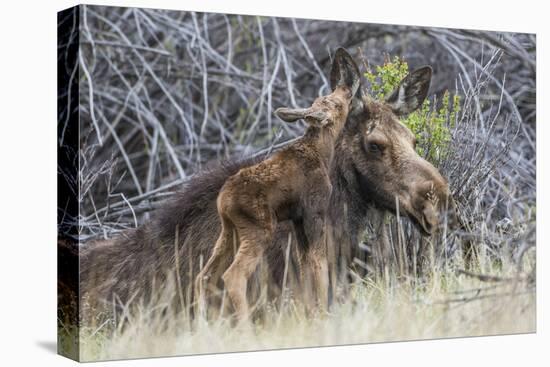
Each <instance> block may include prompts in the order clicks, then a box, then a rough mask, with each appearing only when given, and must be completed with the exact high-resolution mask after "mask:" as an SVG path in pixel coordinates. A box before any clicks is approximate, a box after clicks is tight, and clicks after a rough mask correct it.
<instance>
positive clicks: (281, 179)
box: [195, 86, 355, 320]
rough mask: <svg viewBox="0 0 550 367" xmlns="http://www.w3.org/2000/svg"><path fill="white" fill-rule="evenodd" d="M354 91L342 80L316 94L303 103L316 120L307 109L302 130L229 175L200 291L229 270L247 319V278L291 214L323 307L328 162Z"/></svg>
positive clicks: (228, 282)
mask: <svg viewBox="0 0 550 367" xmlns="http://www.w3.org/2000/svg"><path fill="white" fill-rule="evenodd" d="M354 93H355V91H353V92H352V91H351V90H350V88H348V87H345V86H344V87H341V86H339V87H337V88H336V89H335V91H334V92H333V93H331V94H330V95H328V96H324V97H320V98H318V99H317V100H315V102H314V103H313V106H312V107H311V108H310V109H308V110H301V111H302V112H303V113H304V111H309V112H308V113H310V114H317V115H318V116H317V119H314V118H311V117H309V116H303V117H305V120H306V122H308V123H309V124H310V126H309V127H308V128H307V131H306V133H305V134H304V136H303V137H301V138H300V139H298V140H297V141H296V142H294V143H293V144H292V145H289V146H287V147H285V148H284V149H283V150H281V151H279V152H277V153H275V154H274V155H273V156H272V157H270V158H268V159H266V160H265V161H263V162H260V163H258V164H256V165H254V166H251V167H246V168H243V169H241V170H240V171H239V172H238V173H237V174H235V175H233V176H231V177H229V178H228V179H227V181H226V182H225V184H224V185H223V187H222V189H221V191H220V194H219V195H218V199H217V208H218V214H219V216H220V222H221V224H222V230H221V233H220V236H219V237H218V240H217V241H216V245H215V246H214V250H213V252H212V255H211V257H210V259H209V260H208V262H207V263H206V265H205V267H204V269H203V270H202V271H201V272H200V273H199V275H198V276H197V280H196V285H195V289H196V291H197V293H199V294H200V293H202V288H203V286H206V289H209V288H212V287H215V286H216V284H217V283H218V279H219V277H220V276H221V274H222V273H223V272H224V273H223V277H222V278H223V281H224V285H225V289H226V290H227V293H228V295H229V298H230V299H231V301H232V303H233V306H234V308H235V311H236V313H237V315H238V317H239V319H241V320H243V319H245V318H246V317H247V316H248V304H247V298H246V289H247V282H248V278H249V277H250V276H251V275H252V274H253V272H254V271H255V269H256V266H257V265H258V264H259V262H260V260H261V258H262V256H263V253H264V252H265V250H266V249H267V248H268V247H269V246H270V245H271V243H272V242H273V234H274V232H275V229H276V228H277V223H279V222H283V221H287V220H291V221H293V224H294V226H295V231H296V232H300V233H303V234H304V235H303V236H300V237H299V239H300V238H303V241H302V243H299V260H300V265H301V266H300V269H301V270H302V272H304V274H301V277H300V278H301V279H302V280H304V278H305V272H310V273H311V275H312V280H313V282H314V285H313V289H314V291H315V292H316V295H317V298H318V300H317V301H318V303H319V305H320V306H321V307H322V306H323V305H326V303H327V299H326V294H327V290H328V273H327V271H328V269H327V259H326V251H325V245H326V242H325V241H323V240H324V237H325V219H326V213H327V207H328V202H327V200H326V198H328V197H330V194H331V191H332V186H331V183H330V178H329V167H330V166H331V164H332V157H333V155H334V144H335V142H336V138H337V136H338V134H340V131H341V130H342V128H343V126H344V123H345V121H346V119H347V116H348V110H349V105H350V102H351V100H352V97H353V94H354ZM278 111H279V114H281V113H283V112H284V111H283V110H282V109H280V110H278ZM295 111H298V110H294V111H293V113H294V114H295V113H296V112H295ZM287 113H288V111H287ZM295 117H299V116H295ZM294 120H295V119H294ZM319 123H321V124H322V126H319ZM234 237H235V239H236V241H234V240H233V239H234ZM234 242H236V243H234ZM235 249H236V253H235V254H233V252H234V250H235ZM228 266H229V267H228ZM205 283H206V284H205ZM199 299H200V297H199Z"/></svg>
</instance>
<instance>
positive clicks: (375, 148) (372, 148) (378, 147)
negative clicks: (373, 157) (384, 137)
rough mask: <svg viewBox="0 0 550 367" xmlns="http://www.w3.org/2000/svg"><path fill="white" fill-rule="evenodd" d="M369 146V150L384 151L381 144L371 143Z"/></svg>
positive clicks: (374, 151) (372, 151)
mask: <svg viewBox="0 0 550 367" xmlns="http://www.w3.org/2000/svg"><path fill="white" fill-rule="evenodd" d="M368 148H369V152H371V153H380V152H382V147H381V146H380V144H376V143H369V145H368Z"/></svg>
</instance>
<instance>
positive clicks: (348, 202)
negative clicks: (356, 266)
mask: <svg viewBox="0 0 550 367" xmlns="http://www.w3.org/2000/svg"><path fill="white" fill-rule="evenodd" d="M338 147H340V145H337V148H338ZM341 150H344V149H341ZM330 176H331V182H332V186H333V190H332V195H331V198H330V206H329V218H328V220H329V223H330V230H329V232H331V233H329V234H330V236H331V237H332V239H333V241H334V243H335V244H337V246H338V247H339V251H340V252H341V253H342V255H344V256H347V257H349V258H348V259H347V260H348V261H351V260H353V257H354V256H355V254H356V251H357V249H358V246H357V245H358V243H359V240H360V236H361V234H362V233H363V230H364V229H365V228H366V226H367V211H368V209H369V204H368V201H367V200H366V198H364V197H363V194H362V190H361V187H360V184H359V182H358V181H357V177H356V174H355V171H354V167H353V164H352V163H351V162H350V160H349V159H347V157H346V154H345V152H344V151H338V150H337V151H336V152H335V160H334V162H333V163H332V165H331V170H330Z"/></svg>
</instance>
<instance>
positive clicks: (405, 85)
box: [332, 59, 454, 235]
mask: <svg viewBox="0 0 550 367" xmlns="http://www.w3.org/2000/svg"><path fill="white" fill-rule="evenodd" d="M334 62H338V60H337V59H335V60H334ZM355 68H356V66H355V67H353V69H355ZM431 75H432V69H431V68H430V67H428V66H425V67H421V68H419V69H416V70H414V71H413V72H411V73H410V74H409V75H407V76H406V77H405V78H404V79H403V80H402V81H401V83H400V85H399V86H398V87H397V88H396V89H395V91H393V93H391V94H390V95H389V97H387V98H386V99H385V100H373V99H371V98H370V97H369V96H367V95H364V94H363V92H362V91H361V88H359V89H358V92H357V93H356V94H355V95H354V99H353V101H352V107H351V110H350V113H349V115H348V120H347V123H346V125H345V128H344V131H343V134H342V137H341V141H340V144H338V146H337V151H336V157H338V158H339V159H338V158H337V159H338V161H339V164H340V165H341V167H339V169H341V170H344V172H343V174H344V176H345V177H346V179H347V180H349V181H351V182H353V184H354V185H355V187H356V188H357V191H358V192H359V193H360V196H361V197H362V199H363V200H364V201H365V202H368V203H369V204H371V205H375V206H377V207H379V208H382V209H386V210H389V211H391V212H394V213H395V212H397V211H399V213H400V215H404V216H407V217H409V218H410V219H411V220H412V222H413V223H414V224H415V225H416V226H417V227H418V229H419V230H420V231H421V233H422V234H424V235H429V234H431V233H433V232H434V231H435V230H436V228H438V227H439V225H440V224H441V223H442V220H443V219H444V218H445V215H443V214H445V213H447V208H448V207H451V206H452V205H453V204H452V200H451V197H450V191H449V185H448V183H447V180H446V179H445V178H443V177H442V176H441V174H440V173H439V171H438V170H437V169H436V168H435V167H434V166H433V165H432V164H430V163H429V162H428V161H426V160H425V159H423V158H422V157H420V156H419V155H418V153H417V152H416V149H415V146H416V138H415V136H414V134H413V133H412V132H411V131H410V130H409V129H408V128H407V127H406V126H405V125H404V124H403V123H402V122H401V121H400V120H399V119H400V118H401V117H403V116H405V115H407V114H409V113H411V112H413V111H414V110H416V109H417V108H419V107H420V106H421V105H422V102H423V101H424V99H425V98H426V96H427V94H428V89H429V85H430V80H431ZM332 86H333V88H335V89H336V88H338V83H335V82H334V81H333V83H332ZM453 219H454V217H453Z"/></svg>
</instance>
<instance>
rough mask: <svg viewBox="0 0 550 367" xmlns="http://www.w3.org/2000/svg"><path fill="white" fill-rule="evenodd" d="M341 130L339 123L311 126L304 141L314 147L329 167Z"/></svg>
mask: <svg viewBox="0 0 550 367" xmlns="http://www.w3.org/2000/svg"><path fill="white" fill-rule="evenodd" d="M340 130H341V129H340V128H339V126H338V125H337V124H332V125H331V126H324V127H316V126H309V127H308V128H307V130H306V132H305V134H304V136H303V138H302V141H303V142H304V143H305V144H307V145H310V146H312V147H314V149H315V150H316V151H317V152H318V154H319V156H320V157H321V159H322V160H323V162H325V163H326V165H327V167H331V166H332V160H333V157H334V149H335V144H336V139H337V138H338V134H339V133H340Z"/></svg>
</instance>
